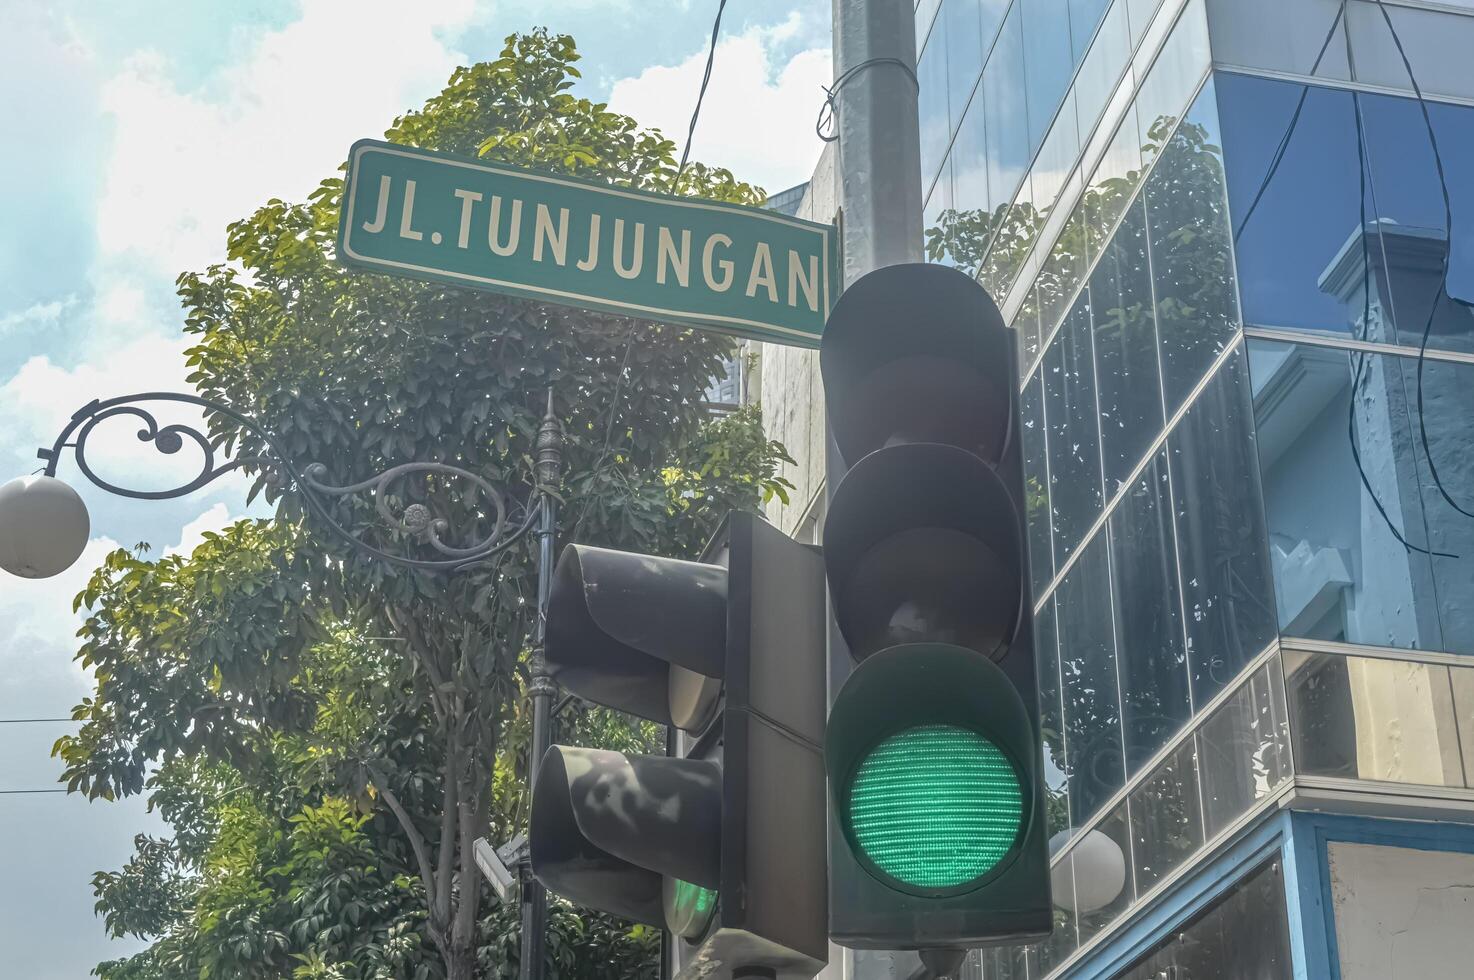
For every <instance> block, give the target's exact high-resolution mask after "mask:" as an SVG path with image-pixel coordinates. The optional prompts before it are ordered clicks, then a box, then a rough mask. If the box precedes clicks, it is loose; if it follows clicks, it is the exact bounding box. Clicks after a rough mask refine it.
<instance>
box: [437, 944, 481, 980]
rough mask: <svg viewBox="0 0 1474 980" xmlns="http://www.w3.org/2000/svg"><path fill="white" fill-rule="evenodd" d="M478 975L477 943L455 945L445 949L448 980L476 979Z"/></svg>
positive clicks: (446, 976)
mask: <svg viewBox="0 0 1474 980" xmlns="http://www.w3.org/2000/svg"><path fill="white" fill-rule="evenodd" d="M478 975H479V967H478V964H477V963H476V946H475V944H472V945H470V946H454V947H450V948H448V949H446V950H445V978H446V980H476V977H477V976H478Z"/></svg>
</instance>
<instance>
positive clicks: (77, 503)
mask: <svg viewBox="0 0 1474 980" xmlns="http://www.w3.org/2000/svg"><path fill="white" fill-rule="evenodd" d="M91 530H92V522H91V521H90V520H89V519H88V517H87V505H86V504H84V503H82V498H81V497H79V496H77V491H75V490H73V489H72V488H71V487H69V486H67V485H66V484H65V483H63V482H61V481H60V480H58V479H56V478H55V477H51V476H23V477H21V478H19V479H17V480H11V481H10V482H9V483H7V484H5V485H4V486H3V487H0V568H3V569H5V570H6V571H7V572H9V573H10V574H12V575H19V576H20V577H21V578H50V577H52V576H53V575H59V574H61V573H62V572H64V571H66V570H67V569H68V568H71V567H72V565H73V564H74V563H75V562H76V561H77V559H78V558H80V557H81V556H82V549H83V548H85V547H87V536H88V535H89V534H90V533H91Z"/></svg>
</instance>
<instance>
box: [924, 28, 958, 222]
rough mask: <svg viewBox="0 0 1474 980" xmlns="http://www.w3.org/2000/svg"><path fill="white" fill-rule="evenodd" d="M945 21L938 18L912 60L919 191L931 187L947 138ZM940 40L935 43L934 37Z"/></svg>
mask: <svg viewBox="0 0 1474 980" xmlns="http://www.w3.org/2000/svg"><path fill="white" fill-rule="evenodd" d="M946 27H947V25H946V21H945V19H943V18H938V20H937V26H936V30H935V31H934V33H935V34H936V35H938V36H937V37H933V38H932V43H931V44H928V45H927V46H926V50H925V51H923V52H922V53H921V59H920V60H919V61H918V62H917V64H916V80H917V84H918V85H919V86H920V92H919V93H918V95H917V97H916V115H917V124H918V126H919V129H920V134H921V187H922V193H926V192H928V191H930V190H931V185H932V182H933V181H934V180H935V179H936V176H937V171H938V170H940V169H941V167H942V157H943V156H945V155H946V153H947V139H948V137H949V135H950V134H951V129H950V128H949V127H948V122H947V45H946V43H945V38H944V37H942V35H945V34H946ZM939 40H940V41H941V43H937V42H938V41H939Z"/></svg>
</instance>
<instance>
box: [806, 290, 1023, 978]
mask: <svg viewBox="0 0 1474 980" xmlns="http://www.w3.org/2000/svg"><path fill="white" fill-rule="evenodd" d="M1015 358H1016V354H1015V348H1014V343H1013V335H1012V332H1011V331H1009V330H1007V329H1006V328H1005V327H1004V325H1003V320H1002V317H1001V316H1000V315H999V313H998V309H997V307H996V306H994V304H993V301H992V300H991V299H990V298H989V296H988V294H987V293H986V292H985V291H984V290H983V288H982V287H981V286H979V285H978V284H977V283H976V282H974V281H973V280H972V279H971V278H969V277H968V276H966V275H963V274H962V273H960V272H957V271H955V270H953V269H950V268H946V267H944V266H936V265H899V266H891V267H887V268H883V269H879V270H877V271H875V272H872V273H870V274H869V275H866V276H864V277H863V278H861V279H860V280H859V281H857V282H856V283H855V284H853V285H852V286H850V287H849V288H848V289H846V290H845V292H844V294H843V295H842V296H841V297H840V298H839V301H838V302H837V304H836V305H835V308H834V312H833V313H832V314H831V316H830V319H829V323H828V325H827V326H826V328H825V333H824V339H823V349H822V351H821V354H820V366H821V369H822V372H823V377H824V392H825V401H826V406H827V409H828V414H829V423H830V427H831V431H832V433H833V437H834V441H835V445H836V447H837V448H838V450H839V454H840V456H842V457H843V460H844V463H845V464H846V465H847V466H848V471H847V472H846V473H845V475H844V477H843V479H842V480H841V481H840V482H839V484H838V486H837V487H835V489H834V491H833V493H832V495H831V498H830V502H829V512H828V515H827V519H826V522H825V527H824V561H825V566H826V571H827V574H828V580H829V590H830V598H831V602H832V604H833V610H834V617H835V622H836V624H837V626H838V628H839V632H840V634H841V635H842V637H843V640H844V643H845V645H847V646H848V649H849V653H850V656H851V657H852V658H853V659H854V661H855V662H856V666H855V668H854V671H853V673H851V675H850V676H849V678H848V680H847V681H846V682H845V683H844V685H843V687H842V688H841V689H840V691H839V693H838V695H837V696H836V698H835V701H834V704H833V705H832V706H831V708H830V714H829V725H828V729H827V731H826V734H825V765H826V769H827V774H828V781H829V789H830V796H831V802H832V804H833V818H834V826H835V832H834V834H833V835H832V841H831V854H830V865H831V870H830V874H831V879H830V895H831V897H832V904H831V908H830V933H831V936H832V937H833V939H834V941H835V942H837V943H841V944H843V945H846V946H851V947H855V948H863V949H914V950H926V951H931V952H929V953H928V954H927V955H929V956H932V957H934V958H935V957H937V956H939V955H940V956H943V957H945V953H944V952H943V951H949V950H950V951H955V950H959V949H962V948H966V947H971V946H980V945H988V944H992V943H1001V942H1015V941H1021V940H1026V939H1031V938H1035V937H1038V936H1042V935H1046V934H1048V932H1049V930H1050V928H1051V922H1052V913H1051V901H1050V887H1049V858H1048V851H1047V846H1046V841H1045V809H1044V787H1043V782H1042V778H1041V776H1042V759H1041V752H1040V739H1039V720H1038V705H1037V699H1036V695H1035V680H1034V651H1033V639H1032V625H1033V616H1032V609H1031V607H1030V602H1029V600H1030V596H1029V592H1028V588H1027V585H1026V583H1028V582H1029V581H1030V579H1029V571H1028V565H1027V561H1028V555H1027V549H1026V548H1025V545H1024V542H1025V541H1026V540H1027V539H1026V537H1025V525H1024V507H1025V501H1026V497H1025V486H1024V479H1023V466H1022V459H1021V455H1020V447H1019V438H1018V399H1017V391H1018V383H1017V375H1016V368H1015V365H1016V363H1017V361H1016V359H1015Z"/></svg>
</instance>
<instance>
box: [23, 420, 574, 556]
mask: <svg viewBox="0 0 1474 980" xmlns="http://www.w3.org/2000/svg"><path fill="white" fill-rule="evenodd" d="M150 402H172V403H176V404H184V405H195V406H198V407H200V408H203V409H206V410H208V411H211V412H216V413H218V414H220V415H223V416H225V417H226V418H229V419H231V420H232V421H234V422H236V423H237V424H238V425H240V426H242V427H243V428H245V429H248V430H249V431H251V432H252V433H254V434H255V435H256V436H258V437H260V439H261V440H262V441H263V442H265V443H266V445H267V446H268V447H270V449H271V452H272V456H271V457H265V456H248V457H236V458H233V459H228V460H221V459H219V457H218V454H217V447H216V446H215V445H214V444H213V443H212V441H211V440H210V438H209V436H208V435H207V434H206V433H204V432H202V431H200V430H199V429H198V428H195V427H194V426H191V425H185V424H179V423H174V424H169V425H161V424H160V423H159V421H158V419H157V418H156V417H155V416H154V414H153V413H152V412H150V411H149V410H148V409H146V408H144V407H142V405H144V404H148V403H150ZM122 417H132V418H134V419H136V420H138V422H139V423H141V427H140V428H139V430H138V439H139V441H140V442H145V443H152V444H153V447H154V449H155V450H157V451H158V452H159V453H161V454H163V455H166V456H173V455H176V454H178V453H179V452H181V451H183V450H184V448H185V446H186V445H190V446H192V447H193V448H194V449H195V450H197V451H198V453H199V456H200V469H199V471H198V472H197V473H196V474H195V475H194V476H193V477H192V478H191V479H189V480H187V481H185V482H184V483H181V484H179V485H178V486H175V487H171V488H167V489H163V490H137V489H133V488H130V487H124V486H119V485H118V484H115V483H112V482H111V481H109V480H107V479H104V478H103V477H102V476H100V475H99V474H98V473H97V471H96V470H94V469H93V467H92V465H91V464H90V463H89V462H88V459H87V440H88V437H89V436H91V435H92V433H93V432H94V431H95V430H96V429H97V427H98V426H99V425H100V424H102V423H103V422H106V421H109V420H112V419H117V418H122ZM554 424H555V425H556V423H554ZM544 429H547V423H546V420H545V422H544ZM559 435H561V432H560V433H559ZM539 436H540V438H539V445H538V450H539V463H542V462H543V458H544V455H545V454H552V453H558V454H560V455H561V449H562V446H561V439H559V440H558V443H559V444H558V445H557V446H554V445H552V444H551V442H550V441H549V443H548V444H547V445H543V442H544V438H543V437H544V436H545V433H544V432H540V433H539ZM67 449H71V450H72V451H73V456H74V458H75V459H76V461H77V468H78V469H80V470H81V471H82V473H83V475H84V476H86V477H87V479H88V480H90V481H92V483H93V484H94V485H96V486H98V487H100V488H101V489H103V490H106V491H107V492H108V493H112V494H116V495H118V496H121V497H131V498H134V499H137V500H169V499H173V498H175V497H183V496H185V495H186V494H190V493H193V492H194V491H196V490H199V489H201V488H202V487H205V486H208V485H209V484H211V483H213V482H214V481H216V480H218V479H220V478H221V477H222V476H225V475H226V474H227V473H231V472H233V471H235V470H238V469H240V468H242V467H244V466H248V465H256V466H260V467H261V468H262V469H263V470H265V471H266V472H267V474H268V477H267V478H268V480H269V481H270V482H271V483H273V484H274V485H275V486H278V487H283V488H285V487H288V486H294V487H296V488H297V490H298V491H299V492H300V494H301V498H302V500H303V502H304V503H305V504H306V506H307V508H308V510H309V511H310V512H311V513H312V516H313V517H314V518H316V519H317V521H318V522H320V523H321V524H322V525H323V526H325V527H327V528H328V529H329V530H331V531H332V532H333V533H334V534H335V535H337V536H338V537H339V538H341V539H342V540H343V541H345V542H347V543H348V544H349V545H350V546H352V547H353V548H355V549H356V550H358V551H361V552H363V553H365V554H368V555H370V556H372V557H374V558H379V559H382V560H384V561H388V562H392V563H394V564H396V565H401V566H404V567H408V568H417V569H421V570H425V571H454V570H457V569H463V568H465V567H466V566H468V565H473V564H476V563H479V562H482V561H485V560H486V559H488V558H491V557H493V556H495V555H497V554H498V553H500V552H502V551H505V550H506V549H507V548H510V547H511V546H512V545H514V544H516V543H517V542H518V541H520V540H521V539H522V538H523V537H525V536H526V534H527V533H528V532H529V531H530V530H531V529H532V528H533V526H534V525H535V524H536V523H537V517H538V515H539V514H540V513H541V512H542V509H543V508H544V507H545V506H547V499H548V497H547V494H548V492H549V489H550V488H549V487H546V486H543V485H542V484H543V483H546V482H548V481H547V480H545V479H544V472H545V470H547V467H546V466H545V465H540V466H539V467H538V479H539V486H538V487H536V488H535V490H534V492H533V493H532V494H530V495H529V496H528V498H527V500H526V501H525V503H520V504H518V505H516V506H515V508H511V509H509V507H508V504H507V499H506V496H505V495H504V494H503V493H502V491H501V490H500V489H498V488H497V487H496V486H494V485H493V484H491V483H490V482H488V481H487V480H486V479H484V478H482V477H481V476H478V475H477V474H475V473H472V472H471V471H470V470H466V469H463V468H461V467H459V466H452V465H450V464H448V463H438V462H416V463H404V464H402V465H399V466H394V467H391V468H390V469H388V470H385V471H384V472H383V473H380V474H378V475H376V476H372V477H370V478H368V479H366V480H360V481H358V482H357V483H350V484H346V485H341V486H339V485H335V484H333V483H330V482H328V480H327V478H328V469H327V467H326V466H325V465H323V464H322V463H310V464H308V465H307V466H305V467H303V468H302V469H301V470H300V471H299V470H298V469H296V468H295V467H294V466H293V464H292V462H291V460H290V458H289V457H288V456H287V454H286V453H284V452H282V450H281V447H280V446H279V445H278V444H277V441H276V439H275V438H273V436H272V435H271V433H269V432H267V431H266V430H265V429H264V428H263V427H262V426H261V425H260V424H259V423H257V422H255V421H254V420H253V419H250V418H248V417H247V416H244V415H242V414H240V413H239V412H236V411H234V410H232V409H230V408H228V407H226V406H224V405H221V404H219V403H218V402H214V401H211V400H209V399H207V398H201V397H199V396H197V395H188V394H182V393H179V392H167V391H164V392H161V391H150V392H141V393H139V394H136V395H123V396H121V397H118V398H109V399H105V400H93V401H92V402H90V403H88V404H87V405H84V406H83V407H82V408H80V409H78V410H77V411H76V412H75V413H74V414H73V415H72V418H71V420H70V421H69V422H68V423H67V425H66V427H65V428H64V429H63V430H62V432H61V435H59V436H58V437H57V439H56V442H55V443H54V444H53V445H52V447H51V448H50V449H40V450H38V451H37V452H36V456H37V457H38V458H40V459H42V460H44V461H45V463H46V468H45V473H46V475H47V476H55V475H56V469H57V466H58V464H59V463H60V461H61V458H62V455H63V453H64V452H65V451H66V450H67ZM553 472H556V470H553ZM431 474H435V475H439V476H443V477H448V478H450V479H454V480H464V481H466V482H468V483H469V484H470V485H471V486H472V487H474V488H475V490H476V492H477V493H478V494H479V495H480V496H481V498H482V499H483V500H485V501H486V502H487V504H488V506H489V507H490V508H491V509H492V511H493V512H494V513H495V516H496V520H495V523H494V525H493V527H492V529H491V532H490V533H489V534H487V535H486V536H485V537H482V538H481V539H479V540H477V541H473V542H471V543H469V544H465V545H456V544H452V543H450V542H448V541H447V540H446V536H447V534H448V532H449V528H450V525H449V522H448V521H447V520H446V519H445V518H444V517H440V516H437V515H436V514H435V513H434V512H433V511H432V510H431V509H430V507H429V506H427V505H426V504H423V503H410V504H408V505H406V506H404V507H403V509H402V511H400V512H398V513H396V512H395V500H396V498H395V497H394V494H393V492H392V490H393V487H394V486H395V485H396V484H399V483H401V482H402V481H404V480H407V479H409V478H411V477H415V476H426V475H431ZM359 493H372V495H373V500H374V507H375V509H376V510H377V511H378V513H379V516H380V517H382V518H383V519H384V520H385V521H386V522H387V523H388V524H389V525H390V526H391V527H393V528H395V529H396V530H398V531H401V532H404V533H405V534H407V535H409V536H410V537H412V538H414V539H416V540H419V541H421V542H423V543H424V544H425V545H427V546H428V547H429V548H430V549H431V550H433V551H434V552H435V553H436V554H437V555H438V556H440V557H435V558H428V559H425V558H412V557H408V556H405V555H397V554H394V553H392V552H387V551H384V550H383V549H381V548H379V547H377V546H376V545H373V544H371V543H369V542H368V541H365V540H364V539H363V538H361V537H359V536H358V535H357V534H355V533H354V532H352V531H350V530H349V529H347V528H345V527H344V526H343V525H342V524H341V523H339V522H338V521H337V520H336V519H334V518H333V516H332V514H331V513H330V512H329V510H328V507H327V505H326V498H329V497H347V496H351V495H353V494H359Z"/></svg>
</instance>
